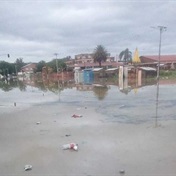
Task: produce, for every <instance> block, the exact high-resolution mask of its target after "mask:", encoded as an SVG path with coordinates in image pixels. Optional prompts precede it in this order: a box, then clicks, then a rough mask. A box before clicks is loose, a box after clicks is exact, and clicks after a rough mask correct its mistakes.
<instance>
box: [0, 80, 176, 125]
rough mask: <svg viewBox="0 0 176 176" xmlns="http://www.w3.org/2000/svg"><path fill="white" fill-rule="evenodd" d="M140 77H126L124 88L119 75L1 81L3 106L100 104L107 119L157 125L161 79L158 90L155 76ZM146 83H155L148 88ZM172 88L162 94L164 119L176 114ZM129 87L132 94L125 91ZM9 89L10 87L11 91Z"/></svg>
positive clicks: (99, 106)
mask: <svg viewBox="0 0 176 176" xmlns="http://www.w3.org/2000/svg"><path fill="white" fill-rule="evenodd" d="M98 81H99V82H98ZM137 81H138V79H128V80H127V79H123V82H122V83H123V89H120V85H119V82H118V78H116V79H112V78H111V79H108V78H105V79H103V78H102V79H100V80H96V81H94V83H93V84H84V83H76V82H75V81H74V80H67V81H66V80H55V81H52V80H49V79H46V80H42V79H31V80H27V79H26V80H25V79H24V80H18V81H17V80H15V81H9V82H3V81H0V90H2V91H0V93H1V99H0V101H1V102H0V108H3V107H5V106H6V107H7V106H9V105H11V104H12V103H14V102H16V101H17V102H18V103H17V106H18V105H19V104H20V103H21V104H24V105H25V104H26V105H27V104H31V103H33V102H34V103H42V102H48V103H49V102H52V103H56V102H57V103H58V102H60V103H71V104H74V105H77V106H78V107H79V106H86V107H89V106H90V107H91V106H94V107H96V108H97V111H98V112H100V113H103V114H106V115H107V118H106V119H105V120H104V122H122V123H123V122H125V123H127V122H128V123H142V122H145V121H148V120H152V122H153V121H154V123H155V125H156V126H157V120H158V98H159V82H157V92H156V86H155V85H156V79H155V78H154V79H152V80H151V79H150V80H142V81H140V84H138V82H137ZM162 82H163V80H162ZM160 84H162V83H161V82H160ZM146 85H154V86H147V87H146V88H144V86H146ZM162 87H163V85H162ZM31 88H32V91H31ZM170 88H171V91H169V92H164V93H163V92H162V94H161V96H164V97H163V98H162V97H161V98H162V99H164V100H165V101H162V102H161V106H162V107H163V108H161V109H160V111H161V112H160V114H162V116H161V117H160V119H166V118H167V119H168V118H173V119H174V118H175V116H174V114H175V113H176V112H175V108H174V106H175V103H176V101H175V99H173V94H175V89H174V87H170ZM13 89H14V90H13ZM137 89H138V91H136V90H137ZM19 90H20V91H19ZM126 90H128V92H127V93H128V94H126V93H125V91H126ZM130 90H131V91H130ZM132 90H133V91H132ZM7 91H9V93H8V94H7V93H6V92H7ZM3 92H5V93H3ZM10 92H11V93H10ZM20 92H22V93H20ZM44 92H45V93H44ZM134 92H135V93H134ZM7 95H8V96H7ZM43 95H44V96H43ZM85 97H86V98H85ZM24 102H25V103H24ZM82 102H84V105H83V103H82ZM162 117H163V118H162Z"/></svg>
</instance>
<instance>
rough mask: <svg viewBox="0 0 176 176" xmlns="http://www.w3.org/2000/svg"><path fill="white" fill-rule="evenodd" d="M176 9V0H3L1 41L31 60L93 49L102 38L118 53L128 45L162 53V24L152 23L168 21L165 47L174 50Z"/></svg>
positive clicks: (7, 48) (143, 51)
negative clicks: (160, 37)
mask: <svg viewBox="0 0 176 176" xmlns="http://www.w3.org/2000/svg"><path fill="white" fill-rule="evenodd" d="M175 9H176V3H175V2H173V1H147V2H145V1H113V0H112V1H111V0H110V1H108V0H107V1H106V0H104V1H98V0H97V1H94V2H92V1H84V2H83V1H78V0H77V1H73V0H65V1H27V0H26V1H6V2H4V1H3V2H2V3H1V6H0V23H1V25H0V36H1V41H0V47H1V50H2V52H12V53H13V55H14V59H15V58H16V57H18V56H21V57H24V60H25V61H39V60H42V59H46V60H50V59H51V58H52V57H53V53H55V52H59V53H60V54H59V56H60V57H64V56H66V55H71V56H74V55H75V54H79V53H82V52H92V51H93V49H94V48H95V47H96V45H98V44H103V45H104V46H105V48H107V50H108V52H110V53H112V55H116V54H119V53H120V51H121V50H123V49H125V48H127V47H128V48H129V49H130V50H131V51H132V52H133V51H134V50H135V48H136V47H138V49H139V52H140V54H141V55H142V54H157V52H158V42H159V29H157V28H156V29H154V28H151V26H154V27H157V26H158V25H166V26H167V27H168V29H167V31H166V32H165V33H164V34H163V40H162V41H163V47H162V52H163V53H164V52H165V53H174V51H175V50H174V48H175V45H176V37H175V31H174V30H175V27H176V24H175V15H176V12H175Z"/></svg>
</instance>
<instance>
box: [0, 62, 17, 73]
mask: <svg viewBox="0 0 176 176" xmlns="http://www.w3.org/2000/svg"><path fill="white" fill-rule="evenodd" d="M12 73H15V66H14V64H13V63H8V62H6V61H0V74H2V75H5V76H7V75H8V74H12Z"/></svg>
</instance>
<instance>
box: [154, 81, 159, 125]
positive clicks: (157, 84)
mask: <svg viewBox="0 0 176 176" xmlns="http://www.w3.org/2000/svg"><path fill="white" fill-rule="evenodd" d="M156 86H157V87H156V118H155V127H157V126H158V101H159V78H158V79H157V83H156Z"/></svg>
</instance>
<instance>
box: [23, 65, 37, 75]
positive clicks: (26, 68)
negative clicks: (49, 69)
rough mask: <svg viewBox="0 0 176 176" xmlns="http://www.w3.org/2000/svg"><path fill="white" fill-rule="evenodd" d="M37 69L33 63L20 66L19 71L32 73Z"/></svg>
mask: <svg viewBox="0 0 176 176" xmlns="http://www.w3.org/2000/svg"><path fill="white" fill-rule="evenodd" d="M36 69H37V65H36V64H34V63H30V64H27V65H25V66H23V67H22V68H21V71H22V72H23V73H26V74H31V73H34V72H35V70H36Z"/></svg>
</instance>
